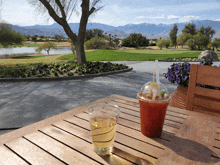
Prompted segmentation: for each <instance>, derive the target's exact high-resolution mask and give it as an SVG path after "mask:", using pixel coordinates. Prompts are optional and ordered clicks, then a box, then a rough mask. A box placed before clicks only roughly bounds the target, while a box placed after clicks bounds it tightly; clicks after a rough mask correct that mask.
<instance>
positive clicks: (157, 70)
mask: <svg viewBox="0 0 220 165" xmlns="http://www.w3.org/2000/svg"><path fill="white" fill-rule="evenodd" d="M155 62H156V79H157V83H159V82H160V80H159V68H158V60H155Z"/></svg>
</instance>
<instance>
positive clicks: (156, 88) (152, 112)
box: [137, 81, 171, 138]
mask: <svg viewBox="0 0 220 165" xmlns="http://www.w3.org/2000/svg"><path fill="white" fill-rule="evenodd" d="M137 98H138V100H139V105H140V119H141V120H140V121H141V133H142V134H143V135H145V136H147V137H151V138H156V137H158V136H161V133H162V129H163V124H164V119H165V115H166V110H167V106H168V105H169V102H170V99H171V98H170V95H169V91H168V90H167V88H166V87H165V86H164V85H163V84H161V83H160V82H159V83H156V82H155V81H152V82H148V83H146V84H145V85H144V86H143V87H142V88H141V92H140V93H138V94H137Z"/></svg>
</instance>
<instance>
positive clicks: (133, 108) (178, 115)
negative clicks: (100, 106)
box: [107, 101, 189, 119]
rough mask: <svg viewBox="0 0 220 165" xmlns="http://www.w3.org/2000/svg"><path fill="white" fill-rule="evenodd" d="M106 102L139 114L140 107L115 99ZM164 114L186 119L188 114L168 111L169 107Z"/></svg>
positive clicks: (125, 110)
mask: <svg viewBox="0 0 220 165" xmlns="http://www.w3.org/2000/svg"><path fill="white" fill-rule="evenodd" d="M107 103H110V104H115V105H118V106H119V107H120V108H121V109H122V112H125V113H130V114H132V115H135V116H140V108H139V107H138V108H137V107H134V106H128V105H126V104H123V103H120V102H116V101H109V102H107ZM166 114H167V115H169V116H173V117H177V118H182V119H187V117H188V116H189V115H188V114H184V113H179V112H175V111H170V110H169V109H168V110H167V112H166Z"/></svg>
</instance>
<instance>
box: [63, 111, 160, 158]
mask: <svg viewBox="0 0 220 165" xmlns="http://www.w3.org/2000/svg"><path fill="white" fill-rule="evenodd" d="M81 114H82V115H81V116H80V117H82V118H83V119H85V120H80V119H79V118H76V117H71V118H68V119H65V120H66V121H69V122H71V123H74V124H76V125H79V126H81V127H84V128H86V129H88V130H90V123H89V121H88V119H89V116H88V114H85V113H81ZM80 121H81V122H80ZM123 128H125V127H123V126H119V127H118V126H117V127H116V129H117V133H116V136H115V141H116V142H119V143H121V144H124V145H126V146H129V147H132V148H135V149H136V150H139V151H141V152H144V153H147V154H149V155H152V156H154V157H159V156H158V153H159V152H162V150H164V149H163V148H162V145H160V146H159V144H158V143H157V142H155V141H153V140H149V139H150V138H147V137H145V136H144V135H142V134H141V133H140V132H139V134H138V135H140V136H141V137H142V140H141V139H138V137H137V139H138V140H135V139H134V138H133V137H132V136H131V135H129V136H128V132H127V133H125V132H121V131H122V129H123ZM132 131H134V130H130V133H131V132H132ZM122 133H124V134H122ZM135 133H137V131H136V132H133V135H135ZM131 134H132V133H131ZM126 135H127V136H126ZM136 136H137V135H136ZM136 136H135V137H136ZM143 139H145V140H143ZM147 139H148V141H147ZM149 141H151V143H149ZM152 143H153V144H152ZM155 146H156V148H155ZM146 149H147V150H146Z"/></svg>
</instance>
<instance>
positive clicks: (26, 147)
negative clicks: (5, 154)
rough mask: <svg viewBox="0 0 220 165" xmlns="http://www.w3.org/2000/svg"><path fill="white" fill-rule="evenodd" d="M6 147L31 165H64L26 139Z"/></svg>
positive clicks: (19, 139)
mask: <svg viewBox="0 0 220 165" xmlns="http://www.w3.org/2000/svg"><path fill="white" fill-rule="evenodd" d="M6 146H7V147H9V148H10V149H11V150H13V151H14V152H16V153H17V154H18V155H20V156H21V157H22V158H23V159H25V160H26V161H27V162H29V163H30V164H34V165H35V164H36V165H44V164H45V165H54V164H56V165H63V164H64V163H62V162H61V161H60V160H58V159H56V158H55V157H53V156H51V155H50V154H48V153H47V152H45V151H43V150H42V149H40V148H39V147H37V146H36V145H34V144H32V143H30V142H29V141H27V140H26V139H24V138H18V139H16V140H14V141H12V142H9V143H6Z"/></svg>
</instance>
